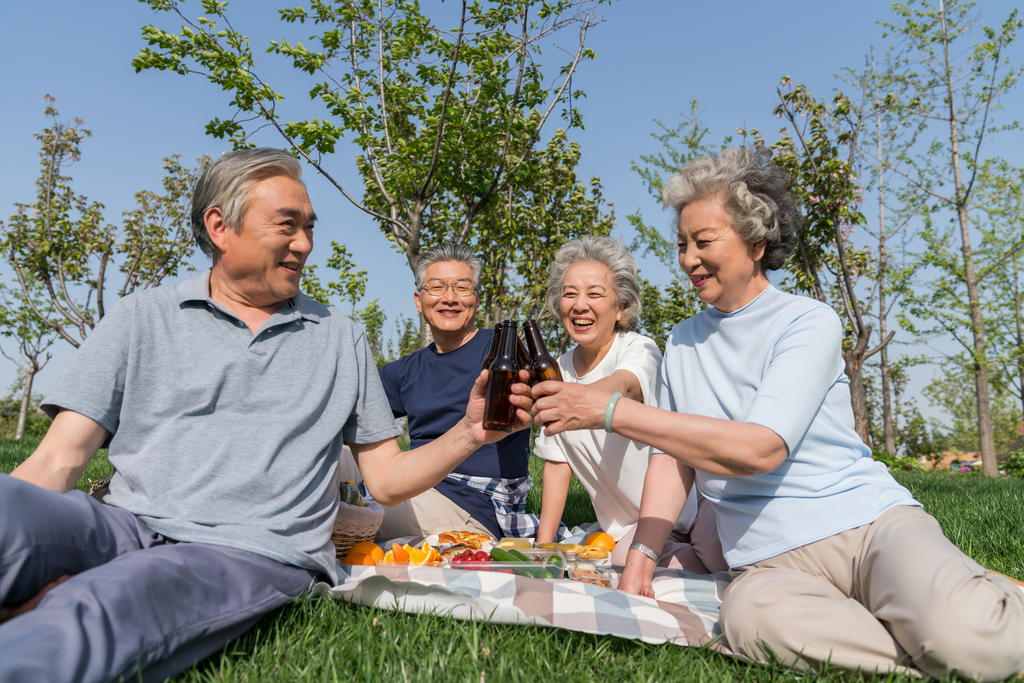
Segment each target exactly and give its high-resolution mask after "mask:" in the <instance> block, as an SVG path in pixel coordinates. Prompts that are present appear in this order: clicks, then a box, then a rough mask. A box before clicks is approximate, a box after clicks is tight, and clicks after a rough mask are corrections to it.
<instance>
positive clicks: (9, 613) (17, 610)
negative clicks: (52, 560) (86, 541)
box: [0, 574, 71, 623]
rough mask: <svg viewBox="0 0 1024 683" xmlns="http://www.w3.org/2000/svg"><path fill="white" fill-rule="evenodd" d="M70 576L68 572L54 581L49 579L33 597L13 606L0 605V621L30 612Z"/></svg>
mask: <svg viewBox="0 0 1024 683" xmlns="http://www.w3.org/2000/svg"><path fill="white" fill-rule="evenodd" d="M70 578H71V575H70V574H62V575H61V576H58V577H57V580H56V581H51V582H50V583H48V584H46V585H45V586H43V589H42V590H41V591H39V593H37V594H36V596H35V597H34V598H32V599H31V600H26V601H25V602H23V603H21V604H20V605H14V606H11V605H3V606H0V623H3V622H5V621H7V620H8V619H13V618H14V617H17V616H21V615H22V614H24V613H25V612H30V611H32V610H34V609H35V608H36V607H38V606H39V603H40V602H42V601H43V598H45V597H46V594H47V593H49V592H50V591H51V590H53V589H54V588H56V587H57V586H59V585H60V584H62V583H64V582H65V581H67V580H68V579H70Z"/></svg>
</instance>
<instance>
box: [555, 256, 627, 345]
mask: <svg viewBox="0 0 1024 683" xmlns="http://www.w3.org/2000/svg"><path fill="white" fill-rule="evenodd" d="M560 308H561V312H562V324H563V325H565V329H566V331H567V332H568V333H569V336H571V337H572V338H573V341H575V342H576V343H577V344H579V345H580V346H582V347H583V348H585V349H601V348H604V347H610V346H611V344H612V341H614V339H615V323H616V322H618V320H619V319H621V318H622V307H621V306H619V304H618V300H617V298H616V296H615V287H614V285H613V284H612V271H611V270H610V269H609V268H608V266H606V265H604V264H603V263H598V262H596V261H577V262H576V263H574V264H572V265H571V266H569V270H567V271H565V277H564V278H563V279H562V298H561V302H560Z"/></svg>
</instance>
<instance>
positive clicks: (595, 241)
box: [547, 235, 643, 332]
mask: <svg viewBox="0 0 1024 683" xmlns="http://www.w3.org/2000/svg"><path fill="white" fill-rule="evenodd" d="M579 261H593V262H594V263H600V264H601V265H603V266H605V267H606V268H608V270H610V271H611V272H612V287H613V288H614V289H615V303H616V304H618V305H619V306H621V307H622V316H621V317H620V319H619V320H618V321H617V322H616V323H615V329H616V331H618V332H628V331H630V330H632V329H633V328H635V327H636V321H637V318H639V317H640V311H641V310H642V308H643V305H642V304H641V303H640V285H639V283H638V282H637V279H636V278H637V272H638V271H639V268H638V267H637V264H636V259H635V258H633V255H632V254H630V253H629V251H628V250H627V249H626V247H625V246H624V245H623V244H622V242H620V241H618V240H617V239H615V238H614V237H598V236H597V235H585V236H583V237H580V238H579V239H574V240H571V241H569V242H566V243H565V244H564V245H562V248H561V249H559V250H558V252H557V253H556V254H555V260H554V262H553V263H552V264H551V270H550V271H549V272H548V298H547V306H548V310H549V311H551V313H552V314H553V315H554V316H555V318H559V319H560V318H561V317H562V310H561V306H560V305H559V304H560V301H561V299H562V283H563V282H564V280H565V274H566V273H567V272H568V270H569V267H570V266H572V265H573V264H574V263H577V262H579Z"/></svg>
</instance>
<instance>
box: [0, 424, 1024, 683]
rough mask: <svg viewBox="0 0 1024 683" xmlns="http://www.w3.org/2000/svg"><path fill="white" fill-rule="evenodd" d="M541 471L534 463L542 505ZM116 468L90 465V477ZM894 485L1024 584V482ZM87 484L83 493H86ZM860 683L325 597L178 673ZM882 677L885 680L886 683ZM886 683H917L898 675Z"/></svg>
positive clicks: (26, 447)
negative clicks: (379, 608) (329, 599)
mask: <svg viewBox="0 0 1024 683" xmlns="http://www.w3.org/2000/svg"><path fill="white" fill-rule="evenodd" d="M34 446H35V442H31V441H26V442H22V443H18V442H14V441H10V440H3V439H0V471H3V472H9V471H10V470H12V469H13V468H14V467H15V466H16V465H17V464H18V463H19V462H21V460H23V459H24V458H25V457H27V455H28V454H29V453H30V452H31V450H32V448H33V447H34ZM541 469H542V465H541V463H540V462H539V461H537V460H536V459H531V472H532V474H533V477H534V480H535V482H537V486H536V487H535V488H534V490H533V491H531V493H530V506H531V509H533V510H534V511H536V510H537V509H538V507H539V504H540V486H539V484H540V479H541V477H540V474H541ZM109 470H110V465H109V463H108V462H107V460H106V457H104V456H102V455H101V456H99V457H97V458H96V459H94V461H93V463H92V464H91V465H90V467H89V469H88V470H87V471H86V476H84V477H83V482H84V481H85V479H86V478H92V479H94V480H95V479H98V478H101V477H103V476H106V474H107V473H108V472H109ZM897 479H899V481H900V482H901V483H902V484H904V485H905V486H907V487H908V488H909V489H910V490H911V492H912V493H913V494H914V496H915V497H917V499H918V500H920V501H921V502H922V503H924V505H925V508H926V509H927V510H928V512H930V513H931V514H933V515H935V517H936V518H937V519H938V520H939V522H940V524H941V525H942V528H943V529H944V530H945V532H946V535H947V536H948V537H949V538H950V539H951V540H952V541H953V542H954V543H956V544H957V545H958V546H959V547H960V548H962V549H963V550H964V552H966V553H967V554H968V555H971V556H972V557H974V558H975V559H976V560H978V561H979V562H981V563H982V564H983V565H985V566H987V567H989V568H991V569H994V570H996V571H1000V572H1003V573H1004V574H1008V575H1010V576H1013V577H1015V578H1018V579H1019V578H1022V577H1024V546H1022V543H1021V539H1022V535H1024V481H1021V480H1018V479H1005V478H1001V479H996V480H986V479H983V478H981V477H979V476H975V475H955V476H952V475H948V474H945V473H913V472H901V473H898V474H897ZM83 482H80V483H79V488H82V489H85V488H87V484H85V483H83ZM593 519H595V517H594V512H593V508H592V507H591V505H590V501H589V499H588V498H587V495H586V493H585V492H584V491H583V488H582V487H581V486H580V485H579V483H578V482H575V481H574V483H573V486H572V488H571V489H570V493H569V500H568V501H567V503H566V513H565V521H566V523H567V524H569V525H570V526H572V525H573V524H577V523H580V522H583V521H588V520H593ZM858 678H860V677H859V676H850V675H846V674H841V673H838V672H837V673H834V674H832V675H825V676H812V675H803V676H801V675H799V674H795V673H793V672H790V671H788V670H785V669H782V668H772V667H764V666H754V665H748V664H744V663H742V662H738V661H735V660H732V659H730V658H728V657H725V656H723V655H720V654H717V653H715V652H711V651H708V650H703V649H700V648H681V647H676V646H674V645H647V644H644V643H639V642H634V641H628V640H623V639H620V638H613V637H610V636H592V635H586V634H580V633H573V632H569V631H563V630H559V629H547V628H540V627H534V626H521V627H512V626H498V625H493V624H481V623H474V622H460V621H456V620H454V619H450V618H443V617H425V616H412V615H407V614H396V613H393V612H388V611H383V610H378V609H373V608H368V607H362V606H358V605H348V604H339V603H334V602H331V601H327V600H302V601H297V602H295V603H292V604H291V605H288V606H286V607H284V608H282V609H279V610H277V611H275V612H273V613H272V614H269V615H267V616H266V617H264V618H263V619H262V620H261V621H260V622H259V624H258V625H257V626H256V628H254V629H253V630H252V631H250V632H249V633H247V634H246V635H245V636H243V637H242V638H240V639H238V640H237V641H235V642H234V643H232V644H231V645H229V646H228V647H227V648H226V649H225V651H224V652H223V653H222V654H220V655H216V656H214V657H211V658H210V659H209V660H207V661H206V662H204V663H202V664H200V665H199V666H197V667H195V668H193V669H191V670H189V671H186V672H184V673H182V674H180V675H179V676H177V677H176V678H175V679H174V681H176V682H177V683H185V682H190V683H191V682H195V683H198V682H200V681H204V682H205V681H239V682H241V681H317V682H320V681H331V682H332V683H333V682H334V681H367V682H373V683H379V682H381V681H432V682H434V683H438V682H440V681H444V682H447V681H468V682H470V683H477V682H478V681H492V682H497V681H513V682H522V683H537V682H538V681H557V680H563V679H564V680H566V681H602V682H604V681H638V682H639V681H722V682H723V683H724V682H726V681H729V682H731V681H751V682H755V681H756V682H759V683H760V682H768V681H801V680H808V681H810V680H825V681H835V683H840V681H842V682H844V683H845V682H846V681H851V680H857V679H858ZM878 680H882V679H878ZM885 680H892V681H906V683H910V682H911V681H916V680H918V679H913V678H902V677H893V678H887V679H885Z"/></svg>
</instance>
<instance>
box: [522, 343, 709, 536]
mask: <svg viewBox="0 0 1024 683" xmlns="http://www.w3.org/2000/svg"><path fill="white" fill-rule="evenodd" d="M574 351H575V349H573V350H570V351H568V352H566V353H564V354H562V356H560V357H559V359H558V365H559V367H560V368H561V370H562V378H563V379H564V380H565V381H566V382H578V383H579V384H592V383H593V382H596V381H598V380H600V379H604V378H605V377H609V376H610V375H611V374H612V373H614V372H615V371H617V370H628V371H629V372H631V373H633V374H634V375H636V378H637V379H638V380H639V381H640V388H641V390H642V391H643V395H644V403H645V404H647V405H651V406H656V405H658V396H659V394H660V393H661V352H660V351H659V350H658V345H657V344H655V343H654V341H653V340H652V339H650V338H648V337H644V336H641V335H639V334H637V333H636V332H624V333H618V334H616V335H615V340H614V341H613V342H612V347H611V349H610V350H609V351H608V353H607V355H605V357H604V358H603V359H602V360H601V362H600V363H598V365H597V367H596V368H594V369H593V370H591V371H590V372H588V373H587V374H585V375H583V376H582V377H580V376H578V375H577V374H576V370H575V368H574V367H573V364H572V355H573V352H574ZM651 450H652V449H651V447H650V446H648V445H646V444H643V443H640V442H638V441H633V440H631V439H627V438H626V437H624V436H620V435H618V434H608V433H607V432H605V431H604V430H603V429H594V430H578V431H571V432H563V433H561V434H556V435H555V436H545V434H544V432H543V430H542V431H541V434H540V435H539V436H538V437H537V441H536V443H535V444H534V451H533V452H534V455H536V456H538V457H540V458H543V459H544V460H550V461H552V462H565V463H568V464H569V466H570V467H571V468H572V471H573V473H574V474H575V475H576V478H577V479H579V480H580V483H581V484H583V488H584V489H586V491H587V493H588V494H589V495H590V500H591V502H592V503H593V504H594V511H595V512H596V513H597V521H598V523H599V524H600V525H601V529H603V530H604V531H605V532H607V533H608V534H609V535H611V537H612V538H614V539H615V540H616V541H618V540H619V539H620V538H622V536H623V535H624V534H625V533H626V532H627V531H629V529H630V528H631V527H632V526H633V525H635V524H636V523H637V521H638V520H639V519H640V497H641V495H642V494H643V489H644V475H646V473H647V463H648V461H649V460H650V456H651ZM696 516H697V498H696V495H695V491H692V490H691V492H690V495H689V496H688V497H687V500H686V506H685V507H684V508H683V512H682V514H681V515H680V516H679V521H678V522H677V523H676V528H677V529H680V530H682V531H684V532H686V531H689V529H690V526H691V525H692V524H693V520H694V518H695V517H696Z"/></svg>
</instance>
